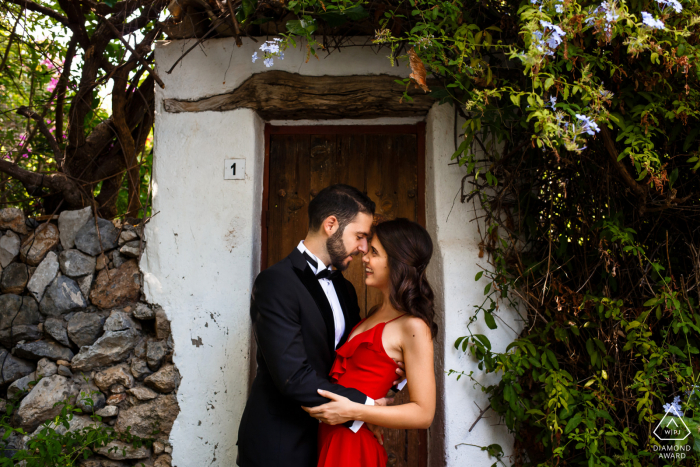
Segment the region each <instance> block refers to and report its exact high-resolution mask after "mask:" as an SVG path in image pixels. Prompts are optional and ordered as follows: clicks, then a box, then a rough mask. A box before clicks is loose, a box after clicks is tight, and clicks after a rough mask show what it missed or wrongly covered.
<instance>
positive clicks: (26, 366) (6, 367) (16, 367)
mask: <svg viewBox="0 0 700 467" xmlns="http://www.w3.org/2000/svg"><path fill="white" fill-rule="evenodd" d="M0 362H3V365H2V381H0V384H2V385H5V384H8V383H12V382H13V381H17V380H18V379H20V378H21V377H23V376H27V375H28V374H30V373H32V372H33V371H34V370H35V369H36V366H35V365H34V364H33V363H32V362H28V361H27V360H24V359H21V358H18V357H15V356H14V355H12V354H9V353H8V351H7V350H5V349H2V348H0Z"/></svg>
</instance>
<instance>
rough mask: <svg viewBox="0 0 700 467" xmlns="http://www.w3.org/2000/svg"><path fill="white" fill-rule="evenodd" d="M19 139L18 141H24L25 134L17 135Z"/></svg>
mask: <svg viewBox="0 0 700 467" xmlns="http://www.w3.org/2000/svg"><path fill="white" fill-rule="evenodd" d="M19 139H20V141H24V140H25V139H27V135H19Z"/></svg>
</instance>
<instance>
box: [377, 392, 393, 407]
mask: <svg viewBox="0 0 700 467" xmlns="http://www.w3.org/2000/svg"><path fill="white" fill-rule="evenodd" d="M390 395H393V392H391V391H389V393H388V394H387V395H386V396H384V397H382V398H381V399H377V400H375V401H374V405H381V406H382V407H384V406H387V405H391V404H393V403H394V398H393V397H390Z"/></svg>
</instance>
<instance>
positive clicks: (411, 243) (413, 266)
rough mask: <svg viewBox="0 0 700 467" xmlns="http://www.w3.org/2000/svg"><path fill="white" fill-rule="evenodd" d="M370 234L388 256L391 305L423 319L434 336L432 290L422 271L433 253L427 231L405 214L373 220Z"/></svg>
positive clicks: (435, 333)
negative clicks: (374, 223) (383, 219)
mask: <svg viewBox="0 0 700 467" xmlns="http://www.w3.org/2000/svg"><path fill="white" fill-rule="evenodd" d="M374 234H375V235H376V236H377V238H378V239H379V241H380V242H381V244H382V246H383V247H384V251H386V253H387V256H388V266H389V281H390V293H389V300H390V301H391V305H392V306H393V307H394V308H396V309H397V310H398V311H403V312H404V313H410V314H412V315H413V316H416V317H417V318H420V319H422V320H423V321H425V324H427V325H428V327H429V328H430V332H431V333H432V336H433V338H435V336H436V335H437V324H435V320H434V318H435V309H434V307H433V298H434V294H433V289H432V288H431V287H430V284H429V283H428V279H427V277H426V275H425V269H426V268H427V267H428V263H429V262H430V258H431V257H432V256H433V241H432V240H431V238H430V235H429V234H428V232H427V231H426V230H425V229H424V228H423V227H422V226H421V225H420V224H418V223H416V222H413V221H410V220H408V219H405V218H398V219H394V220H391V221H385V222H381V223H379V224H377V226H376V227H375V228H374ZM372 311H374V310H372Z"/></svg>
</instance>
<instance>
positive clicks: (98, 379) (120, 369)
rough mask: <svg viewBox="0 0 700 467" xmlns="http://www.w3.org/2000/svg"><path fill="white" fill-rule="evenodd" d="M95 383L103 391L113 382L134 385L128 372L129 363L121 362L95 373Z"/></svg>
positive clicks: (127, 385) (132, 378) (113, 383)
mask: <svg viewBox="0 0 700 467" xmlns="http://www.w3.org/2000/svg"><path fill="white" fill-rule="evenodd" d="M95 384H96V385H97V387H98V388H100V390H101V391H103V392H107V391H108V390H109V388H110V386H112V385H115V384H121V385H123V386H126V387H128V388H130V387H132V386H133V385H134V377H133V376H132V375H131V374H130V372H129V365H127V364H126V363H123V364H121V365H117V366H113V367H111V368H107V369H106V370H102V371H100V372H99V373H97V374H96V375H95ZM122 392H123V391H122Z"/></svg>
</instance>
